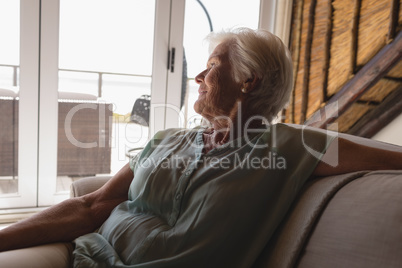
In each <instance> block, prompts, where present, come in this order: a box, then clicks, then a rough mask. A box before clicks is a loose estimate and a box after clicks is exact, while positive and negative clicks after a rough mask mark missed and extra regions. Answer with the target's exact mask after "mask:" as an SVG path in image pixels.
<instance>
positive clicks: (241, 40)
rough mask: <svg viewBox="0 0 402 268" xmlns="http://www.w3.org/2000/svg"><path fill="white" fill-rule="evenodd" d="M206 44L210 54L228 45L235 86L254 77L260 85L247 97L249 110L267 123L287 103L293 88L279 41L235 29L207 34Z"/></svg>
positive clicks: (286, 54)
mask: <svg viewBox="0 0 402 268" xmlns="http://www.w3.org/2000/svg"><path fill="white" fill-rule="evenodd" d="M206 40H207V41H208V42H209V50H210V52H212V51H213V50H214V49H215V47H216V46H217V45H219V44H220V43H222V42H225V41H233V42H230V44H229V46H230V54H229V58H230V60H231V62H232V65H233V73H232V75H233V78H234V79H235V81H236V82H242V81H246V80H247V79H248V78H251V77H253V75H256V76H257V77H258V78H259V79H260V81H259V83H258V84H257V86H256V88H254V89H253V90H252V91H251V92H250V93H248V94H250V98H249V108H250V109H251V112H252V113H253V114H254V115H260V116H264V117H265V118H266V119H267V120H268V121H269V122H271V121H272V119H274V118H275V117H276V116H277V115H278V113H279V112H280V111H281V110H282V109H283V108H284V107H285V105H286V104H287V103H288V101H289V97H290V93H291V91H292V85H293V75H292V72H293V71H292V58H291V55H290V52H289V50H288V48H287V47H286V46H285V45H284V44H283V42H282V41H281V40H280V39H279V37H277V36H275V35H274V34H272V33H270V32H268V31H266V30H262V29H258V30H252V29H248V28H238V29H232V30H228V31H222V32H219V33H210V34H209V35H208V36H207V37H206Z"/></svg>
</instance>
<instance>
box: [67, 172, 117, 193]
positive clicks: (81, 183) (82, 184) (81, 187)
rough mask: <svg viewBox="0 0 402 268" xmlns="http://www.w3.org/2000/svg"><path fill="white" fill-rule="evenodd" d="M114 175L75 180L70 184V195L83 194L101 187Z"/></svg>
mask: <svg viewBox="0 0 402 268" xmlns="http://www.w3.org/2000/svg"><path fill="white" fill-rule="evenodd" d="M111 178H112V176H98V177H86V178H82V179H80V180H77V181H75V182H73V183H72V184H71V186H70V197H78V196H83V195H86V194H89V193H92V192H94V191H96V190H98V189H99V188H101V187H102V186H103V185H104V184H105V183H106V182H107V181H108V180H110V179H111Z"/></svg>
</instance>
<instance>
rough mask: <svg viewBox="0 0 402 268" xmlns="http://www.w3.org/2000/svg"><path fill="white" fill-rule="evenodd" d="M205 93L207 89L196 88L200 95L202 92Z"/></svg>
mask: <svg viewBox="0 0 402 268" xmlns="http://www.w3.org/2000/svg"><path fill="white" fill-rule="evenodd" d="M206 93H207V91H206V90H204V89H201V88H200V89H198V94H200V95H203V94H206Z"/></svg>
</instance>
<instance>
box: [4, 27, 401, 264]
mask: <svg viewBox="0 0 402 268" xmlns="http://www.w3.org/2000/svg"><path fill="white" fill-rule="evenodd" d="M208 40H209V41H210V44H211V51H212V53H211V54H210V57H209V59H208V62H207V66H206V69H205V70H204V71H202V72H201V73H200V74H199V75H198V76H197V77H196V78H195V80H196V82H197V83H198V84H199V90H198V92H199V97H198V100H197V101H196V102H195V105H194V108H195V110H196V112H198V113H199V114H201V115H202V116H203V117H204V118H205V119H206V120H207V121H208V122H209V126H208V127H198V128H195V129H192V130H186V129H168V130H164V131H161V132H158V133H157V134H156V135H155V136H154V137H153V138H152V139H151V140H150V141H149V143H148V144H147V145H146V147H145V148H144V149H143V151H142V152H141V153H139V154H138V155H137V157H135V158H133V159H131V160H130V163H129V164H128V165H126V166H125V167H124V168H123V169H122V170H121V171H120V172H118V173H117V174H116V175H115V176H114V177H113V178H112V179H111V180H110V181H109V182H108V183H107V184H106V185H105V186H103V187H102V188H101V189H99V190H97V191H96V192H94V193H91V194H88V195H85V196H83V197H80V198H75V199H70V200H67V201H64V202H62V203H61V204H58V205H55V206H53V207H51V208H49V209H47V210H45V211H44V212H42V213H40V214H38V215H36V216H34V217H32V218H31V219H28V220H25V221H23V222H20V223H18V224H15V225H13V226H11V227H9V228H7V229H5V230H3V231H2V232H0V240H1V244H0V250H9V249H14V248H20V247H27V246H33V245H38V244H45V243H51V242H58V241H72V240H74V239H75V249H74V253H73V256H74V266H75V267H250V266H251V265H252V264H253V263H254V261H255V260H256V258H257V257H258V254H259V253H260V252H261V250H262V249H263V247H264V245H265V244H266V243H267V241H268V240H269V239H270V237H271V236H272V234H273V232H274V230H275V229H276V227H277V226H278V224H279V222H280V221H281V219H282V218H283V217H284V215H285V213H286V211H287V210H288V208H289V207H290V204H291V202H292V201H293V199H294V197H295V196H296V194H297V193H298V191H299V190H300V188H301V187H302V186H303V184H304V182H305V181H306V180H307V179H308V177H309V176H310V175H311V174H313V173H314V174H315V175H329V174H338V173H343V172H349V171H354V170H361V169H363V168H366V167H367V166H368V165H371V168H372V169H380V168H394V169H396V168H401V166H400V165H401V164H400V163H398V161H397V159H398V157H400V156H401V154H400V153H396V152H386V151H381V150H377V149H373V148H366V147H364V146H361V145H357V144H354V143H351V142H348V141H346V140H343V139H338V142H337V143H336V144H337V146H338V147H336V148H338V149H339V159H340V162H339V164H338V165H336V166H335V165H334V166H331V159H330V158H328V157H327V154H326V155H324V152H325V151H326V150H327V149H328V151H331V150H334V148H335V147H334V146H332V145H331V141H332V140H333V138H334V137H333V136H330V135H329V136H328V135H325V132H324V133H323V132H322V131H318V130H317V131H316V130H314V129H311V128H296V127H292V126H287V125H284V124H278V125H272V126H271V125H270V124H269V123H270V122H271V120H272V119H273V118H274V117H275V116H276V114H278V112H279V111H280V110H281V109H282V108H283V107H284V105H285V103H286V102H287V100H288V98H289V94H290V91H291V85H292V75H291V73H292V67H291V66H292V62H291V58H290V54H289V52H288V50H287V49H286V47H285V46H284V45H283V44H282V42H281V41H280V40H279V38H277V37H275V36H274V35H272V34H271V33H269V32H266V31H263V30H257V31H254V30H250V29H238V30H233V31H229V32H222V33H212V34H211V35H210V36H209V37H208ZM333 147H334V148H333ZM357 147H359V149H361V150H363V151H362V154H361V155H360V156H359V158H356V157H355V154H356V148H357ZM336 148H335V149H336ZM312 150H313V152H315V153H314V154H311V151H312ZM323 155H324V156H323ZM322 156H323V158H321V157H322ZM351 159H353V161H351ZM357 159H358V160H357ZM378 159H381V161H378ZM350 162H353V164H352V165H351V164H350ZM373 163H375V165H372V164H373ZM127 193H128V194H127ZM98 228H100V229H99V230H98V231H96V232H94V230H96V229H98ZM4 241H6V242H4Z"/></svg>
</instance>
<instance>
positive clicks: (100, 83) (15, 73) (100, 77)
mask: <svg viewBox="0 0 402 268" xmlns="http://www.w3.org/2000/svg"><path fill="white" fill-rule="evenodd" d="M0 67H9V68H12V69H13V82H12V85H13V86H14V87H16V86H18V69H19V65H12V64H0ZM59 71H64V72H76V73H91V74H97V76H98V78H97V79H98V81H97V82H98V98H100V97H102V87H103V75H121V76H133V77H147V78H151V75H142V74H128V73H116V72H98V71H84V70H73V69H59Z"/></svg>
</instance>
